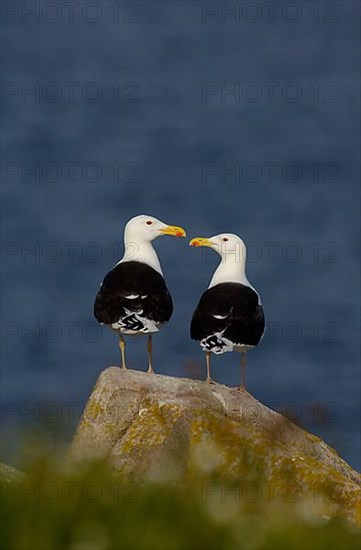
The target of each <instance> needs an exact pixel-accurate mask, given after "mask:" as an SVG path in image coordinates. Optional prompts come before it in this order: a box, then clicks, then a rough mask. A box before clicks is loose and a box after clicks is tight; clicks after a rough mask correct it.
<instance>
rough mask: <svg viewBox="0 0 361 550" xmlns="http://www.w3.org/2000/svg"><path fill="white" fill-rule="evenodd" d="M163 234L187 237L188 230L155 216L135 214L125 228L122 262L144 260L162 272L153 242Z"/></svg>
mask: <svg viewBox="0 0 361 550" xmlns="http://www.w3.org/2000/svg"><path fill="white" fill-rule="evenodd" d="M162 235H172V236H173V237H185V236H186V232H185V230H184V229H183V228H182V227H179V226H176V225H168V224H166V223H164V222H162V221H161V220H158V219H157V218H154V217H153V216H147V215H145V214H141V215H139V216H135V217H134V218H132V219H131V220H129V221H128V223H127V224H126V226H125V229H124V256H123V258H122V259H121V260H120V262H130V261H136V262H143V263H146V264H148V265H150V266H151V267H153V268H154V269H155V270H156V271H158V272H159V273H162V269H161V266H160V263H159V259H158V256H157V254H156V252H155V250H154V248H153V246H152V244H151V242H152V241H154V239H156V238H157V237H160V236H162ZM120 262H119V263H120Z"/></svg>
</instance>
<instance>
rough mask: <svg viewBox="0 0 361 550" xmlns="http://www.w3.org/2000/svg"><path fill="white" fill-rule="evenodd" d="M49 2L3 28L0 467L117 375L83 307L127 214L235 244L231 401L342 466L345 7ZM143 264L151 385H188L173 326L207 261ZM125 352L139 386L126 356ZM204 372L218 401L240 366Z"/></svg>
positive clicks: (355, 202)
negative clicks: (236, 317) (156, 279)
mask: <svg viewBox="0 0 361 550" xmlns="http://www.w3.org/2000/svg"><path fill="white" fill-rule="evenodd" d="M5 4H6V5H7V7H6V6H5ZM10 4H11V6H10V7H9V5H10ZM64 4H67V3H64V2H30V1H28V2H13V3H4V6H3V12H2V27H3V29H2V46H3V47H2V67H3V75H2V78H3V86H2V146H3V154H2V164H1V170H2V176H1V187H2V255H1V262H2V266H1V267H2V295H1V300H2V305H1V310H2V346H1V347H2V379H1V380H2V384H1V392H2V401H3V405H2V428H3V429H2V434H3V439H2V449H3V454H4V459H5V460H8V461H12V462H13V463H16V461H17V445H18V440H19V439H18V438H17V437H16V434H20V435H21V434H28V433H29V432H31V431H32V430H34V429H35V430H36V429H37V428H39V427H40V426H42V425H44V424H45V425H46V426H47V427H48V428H49V427H50V428H49V429H52V428H54V429H55V430H56V428H57V427H60V426H61V428H62V430H63V428H64V430H63V431H64V435H63V437H64V438H65V441H67V440H69V438H70V437H71V433H72V431H73V430H74V428H75V426H76V422H77V420H78V419H79V417H80V414H81V411H82V408H83V406H84V404H85V402H86V399H87V397H88V396H89V393H90V392H91V389H92V387H93V385H94V383H95V381H96V379H97V376H98V375H99V373H100V372H101V371H102V369H104V368H105V367H107V366H109V365H119V363H120V354H119V349H118V347H117V343H116V341H115V339H114V335H113V334H112V333H111V332H110V331H108V330H106V329H100V328H99V327H98V326H97V324H96V323H95V320H94V318H93V315H92V308H93V302H94V297H95V294H96V292H97V289H98V287H99V284H100V282H101V280H102V278H103V276H104V275H105V273H106V272H107V271H109V270H110V269H111V268H112V266H113V265H114V263H115V262H116V261H117V260H118V259H119V258H120V257H121V255H122V246H123V243H122V232H123V227H124V224H125V223H126V221H127V220H128V219H130V218H131V217H132V216H134V215H136V214H140V213H145V214H151V215H154V216H157V217H159V218H160V219H162V220H163V221H165V222H167V223H170V224H175V225H182V226H183V227H185V228H186V230H187V233H188V236H189V238H191V237H193V236H210V235H214V234H217V233H220V232H225V231H229V232H234V233H237V234H239V235H241V236H242V238H243V239H244V241H245V242H246V243H247V245H248V268H247V273H248V278H249V280H250V281H251V282H252V284H253V286H255V288H257V289H258V291H259V293H260V295H261V298H262V303H263V306H264V309H265V314H266V318H267V332H266V334H265V336H264V338H263V340H262V342H261V344H260V345H259V347H258V349H256V350H255V351H253V352H251V353H249V354H248V375H247V376H248V389H249V391H250V392H251V393H252V394H253V395H255V396H256V397H257V398H258V399H259V400H261V401H262V402H264V403H266V404H268V405H269V406H271V407H272V408H275V409H277V410H279V411H281V412H282V413H283V414H286V415H288V416H290V417H292V418H293V419H294V420H295V421H297V422H298V423H299V424H300V425H301V426H303V427H305V428H307V429H309V430H310V431H312V432H313V433H315V434H316V435H318V436H320V437H321V438H323V439H325V440H326V442H328V443H329V444H331V445H332V446H333V447H334V448H335V449H336V450H337V452H338V453H339V454H340V455H341V456H342V457H344V458H345V459H346V460H347V461H348V462H349V463H351V464H352V465H353V466H354V467H356V468H359V467H360V446H359V430H360V420H359V419H360V415H359V412H360V409H359V400H360V347H359V335H360V310H359V298H360V295H359V293H360V287H359V276H360V264H359V249H360V242H359V223H360V210H359V199H360V190H359V173H360V166H359V158H360V157H359V146H360V138H359V115H360V112H359V95H360V87H359V76H360V67H359V44H360V41H359V38H360V28H359V15H360V13H359V12H360V8H359V3H358V2H354V1H347V0H343V1H339V2H322V1H320V2H309V1H302V2H292V3H291V2H280V3H278V4H277V6H278V7H274V11H270V8H269V7H267V6H266V5H265V4H267V3H265V2H258V1H256V2H215V1H214V2H201V1H197V2H193V1H153V0H148V1H136V2H113V1H112V2H108V1H104V0H102V1H101V2H100V1H99V2H85V1H83V0H82V1H81V2H79V3H70V6H69V5H64ZM68 4H69V3H68ZM34 10H35V11H34ZM155 247H156V249H157V252H158V253H159V257H160V259H161V263H162V266H163V271H164V274H165V277H166V280H167V284H168V287H169V289H170V291H171V293H172V295H173V299H174V304H175V309H174V314H173V317H172V319H171V321H170V323H169V324H168V325H167V326H166V327H165V328H164V329H163V330H162V331H161V333H160V334H159V335H157V336H156V337H155V339H154V340H155V341H154V367H155V370H156V371H157V372H158V373H161V374H168V375H172V376H189V377H193V378H200V379H204V378H205V362H204V358H203V356H202V352H201V350H200V348H199V347H198V345H197V344H196V343H195V342H192V341H191V340H190V338H189V323H190V318H191V315H192V311H193V310H194V308H195V306H196V303H197V301H198V299H199V297H200V295H201V293H202V292H203V291H204V290H205V289H206V287H207V285H208V283H209V280H210V278H211V275H212V273H213V271H214V269H215V268H216V265H217V262H218V258H217V256H216V254H214V253H212V251H207V252H204V250H203V251H202V250H200V249H192V248H190V247H189V246H188V239H183V240H182V239H172V238H171V237H164V238H161V239H159V240H157V241H156V242H155ZM127 353H128V362H129V365H130V366H131V367H133V368H136V369H141V370H146V367H147V365H146V342H145V340H144V339H142V338H139V339H134V340H129V343H128V349H127ZM212 374H213V376H214V378H215V379H216V380H217V381H219V382H221V383H225V384H229V385H237V384H239V382H240V367H239V356H238V355H236V354H227V355H225V356H223V357H215V358H214V360H213V367H212ZM20 435H19V438H20Z"/></svg>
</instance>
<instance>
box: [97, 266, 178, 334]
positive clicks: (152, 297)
mask: <svg viewBox="0 0 361 550" xmlns="http://www.w3.org/2000/svg"><path fill="white" fill-rule="evenodd" d="M129 312H131V313H134V314H137V313H138V314H140V313H141V315H142V316H143V317H145V318H147V319H150V320H152V321H155V322H156V323H166V322H167V321H169V319H170V317H171V315H172V312H173V302H172V297H171V295H170V293H169V290H168V289H167V287H166V284H165V281H164V279H163V277H162V275H160V273H158V272H157V271H155V269H153V268H152V267H150V266H148V265H147V264H143V263H141V262H123V263H120V264H118V265H117V266H115V267H114V269H112V270H111V271H110V272H109V273H108V274H107V275H106V277H105V278H104V281H103V283H102V285H101V287H100V289H99V292H98V294H97V296H96V299H95V303H94V316H95V318H96V319H97V321H99V323H104V324H107V325H111V324H112V323H117V322H118V321H119V319H121V318H125V317H127V316H128V317H129ZM133 318H135V316H133ZM129 328H132V329H135V330H136V329H137V326H131V327H129Z"/></svg>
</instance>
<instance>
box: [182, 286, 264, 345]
mask: <svg viewBox="0 0 361 550" xmlns="http://www.w3.org/2000/svg"><path fill="white" fill-rule="evenodd" d="M264 327H265V320H264V313H263V308H262V306H261V305H260V304H259V303H258V295H257V293H256V292H255V291H254V290H253V289H252V288H250V287H248V286H245V285H242V284H239V283H220V284H218V285H216V286H214V287H212V288H209V289H208V290H206V291H205V292H204V294H203V295H202V297H201V299H200V301H199V303H198V305H197V308H196V310H195V312H194V314H193V317H192V321H191V327H190V332H191V338H192V339H193V340H197V341H201V340H204V339H206V338H209V337H210V336H213V335H214V334H216V333H222V335H223V336H224V337H225V338H227V339H228V340H230V341H231V342H233V343H234V344H239V345H240V344H244V345H250V346H256V345H257V344H258V342H259V341H260V339H261V337H262V335H263V332H264Z"/></svg>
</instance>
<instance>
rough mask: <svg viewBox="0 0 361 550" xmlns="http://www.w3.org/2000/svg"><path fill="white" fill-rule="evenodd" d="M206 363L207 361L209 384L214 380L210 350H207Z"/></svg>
mask: <svg viewBox="0 0 361 550" xmlns="http://www.w3.org/2000/svg"><path fill="white" fill-rule="evenodd" d="M206 363H207V378H206V382H207V384H210V383H211V382H212V378H211V352H210V351H206Z"/></svg>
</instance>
